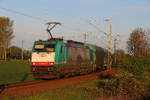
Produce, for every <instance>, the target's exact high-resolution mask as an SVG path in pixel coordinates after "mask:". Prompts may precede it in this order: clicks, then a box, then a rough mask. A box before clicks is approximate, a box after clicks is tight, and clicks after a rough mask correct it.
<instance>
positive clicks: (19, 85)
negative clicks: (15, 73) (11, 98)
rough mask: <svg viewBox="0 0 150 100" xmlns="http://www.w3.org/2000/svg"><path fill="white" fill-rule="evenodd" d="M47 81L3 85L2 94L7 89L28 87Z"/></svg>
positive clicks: (0, 90) (0, 86)
mask: <svg viewBox="0 0 150 100" xmlns="http://www.w3.org/2000/svg"><path fill="white" fill-rule="evenodd" d="M45 81H46V80H32V81H26V82H16V83H10V84H2V85H0V94H1V93H2V92H3V91H4V90H5V89H6V88H14V87H21V86H27V85H32V84H38V83H42V82H45Z"/></svg>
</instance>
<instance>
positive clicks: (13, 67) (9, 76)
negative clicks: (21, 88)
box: [0, 61, 33, 84]
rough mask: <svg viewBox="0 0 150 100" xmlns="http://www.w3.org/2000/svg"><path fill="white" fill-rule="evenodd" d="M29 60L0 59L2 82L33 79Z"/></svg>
mask: <svg viewBox="0 0 150 100" xmlns="http://www.w3.org/2000/svg"><path fill="white" fill-rule="evenodd" d="M29 67H30V63H29V62H28V61H0V84H6V83H13V82H20V81H27V80H32V79H33V77H32V76H31V75H29V76H28V74H27V73H28V72H29Z"/></svg>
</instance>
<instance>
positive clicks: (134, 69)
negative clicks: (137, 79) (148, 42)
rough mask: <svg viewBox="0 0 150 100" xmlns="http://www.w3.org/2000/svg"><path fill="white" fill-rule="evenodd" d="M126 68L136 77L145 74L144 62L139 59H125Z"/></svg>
mask: <svg viewBox="0 0 150 100" xmlns="http://www.w3.org/2000/svg"><path fill="white" fill-rule="evenodd" d="M124 60H125V61H124V63H125V64H124V68H125V69H126V70H127V71H128V72H130V73H132V74H134V75H141V74H143V72H144V68H145V64H144V62H143V61H142V60H141V59H140V58H137V57H131V56H130V57H129V56H128V57H125V58H124Z"/></svg>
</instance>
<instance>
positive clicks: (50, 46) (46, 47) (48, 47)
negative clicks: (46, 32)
mask: <svg viewBox="0 0 150 100" xmlns="http://www.w3.org/2000/svg"><path fill="white" fill-rule="evenodd" d="M54 49H55V45H53V44H46V45H43V44H37V45H34V50H33V51H35V52H54Z"/></svg>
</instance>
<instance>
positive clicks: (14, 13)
mask: <svg viewBox="0 0 150 100" xmlns="http://www.w3.org/2000/svg"><path fill="white" fill-rule="evenodd" d="M30 16H31V17H32V18H30ZM0 17H9V18H10V19H11V20H14V31H15V32H14V35H15V38H14V39H13V41H12V44H14V45H18V46H20V45H21V41H22V40H23V41H24V48H26V49H31V48H32V45H33V42H34V41H35V40H38V39H47V38H48V34H47V33H46V25H45V23H46V22H48V21H59V22H61V23H62V25H61V26H57V27H56V29H54V30H53V35H54V36H56V37H61V36H64V38H65V39H74V40H77V41H83V34H84V33H87V42H89V43H92V44H96V45H100V46H105V44H106V36H105V35H104V34H103V33H100V32H99V31H98V30H96V29H95V28H94V27H93V26H92V25H90V24H89V22H91V23H93V24H94V25H96V26H97V27H98V28H99V29H101V30H103V31H106V32H107V31H108V23H107V22H105V21H104V20H105V19H107V18H111V19H112V26H113V35H114V36H115V35H116V34H120V36H121V39H120V48H124V49H125V42H126V40H127V38H128V36H129V34H130V33H131V32H132V30H133V29H135V28H137V27H142V28H145V29H147V28H150V0H0Z"/></svg>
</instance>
